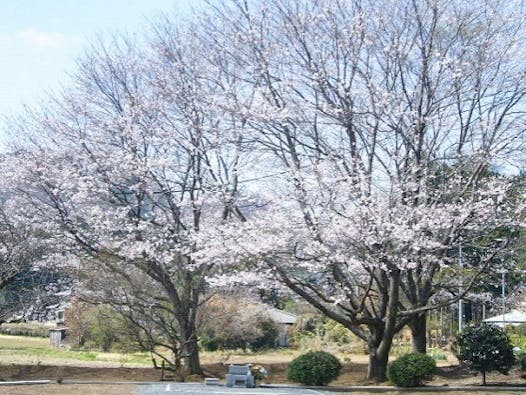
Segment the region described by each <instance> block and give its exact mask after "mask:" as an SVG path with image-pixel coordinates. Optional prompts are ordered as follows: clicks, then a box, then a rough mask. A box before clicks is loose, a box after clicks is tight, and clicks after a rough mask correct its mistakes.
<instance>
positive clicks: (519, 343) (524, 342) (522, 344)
mask: <svg viewBox="0 0 526 395" xmlns="http://www.w3.org/2000/svg"><path fill="white" fill-rule="evenodd" d="M508 336H509V338H510V342H511V345H512V346H513V347H519V348H520V349H522V350H526V336H521V335H518V334H511V335H508Z"/></svg>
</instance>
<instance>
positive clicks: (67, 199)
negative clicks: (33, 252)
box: [3, 24, 244, 373]
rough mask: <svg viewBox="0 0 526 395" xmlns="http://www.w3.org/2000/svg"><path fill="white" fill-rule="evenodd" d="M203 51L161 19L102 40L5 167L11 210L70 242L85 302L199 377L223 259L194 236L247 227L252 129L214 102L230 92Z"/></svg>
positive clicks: (17, 126) (34, 118)
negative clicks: (200, 314)
mask: <svg viewBox="0 0 526 395" xmlns="http://www.w3.org/2000/svg"><path fill="white" fill-rule="evenodd" d="M139 41H140V43H139ZM204 52H206V48H204V47H203V46H202V44H200V43H199V42H197V41H196V40H194V39H193V37H192V35H191V34H190V33H189V32H185V31H183V30H179V29H178V28H176V27H174V26H170V28H168V26H167V25H161V24H160V25H159V27H158V29H157V30H156V32H155V34H154V35H152V36H150V37H148V38H144V37H143V38H142V39H141V40H139V39H137V41H134V40H132V39H130V38H126V37H116V38H114V39H113V40H112V41H111V42H110V43H109V44H105V43H99V44H97V45H95V46H94V47H93V48H92V49H91V50H90V51H89V52H88V54H87V55H86V56H85V57H84V58H83V59H82V60H81V61H80V63H79V70H78V72H77V74H76V77H75V80H74V83H75V85H74V86H72V87H71V88H68V89H66V91H65V93H64V95H63V96H62V97H58V98H55V99H52V100H51V104H50V105H48V106H44V107H43V108H40V109H37V110H33V111H32V112H28V113H27V114H24V116H23V119H22V120H20V122H18V123H14V124H12V127H13V130H16V133H17V134H18V135H19V136H25V138H23V139H21V140H23V141H21V140H20V139H19V142H18V147H17V150H16V153H15V154H14V156H12V157H11V158H10V159H9V161H6V162H5V163H3V171H4V174H5V175H6V176H5V178H4V180H3V182H4V184H5V185H6V186H7V187H8V188H9V189H10V191H11V193H12V194H13V199H12V201H13V202H14V203H13V204H14V205H16V206H17V207H19V208H20V211H21V214H20V215H24V216H25V217H26V218H28V221H29V222H31V223H32V224H33V226H34V227H35V228H37V229H41V230H42V231H45V232H47V233H49V234H52V235H54V236H55V237H57V238H59V239H58V240H57V244H58V245H59V246H60V249H61V250H62V251H64V253H67V254H69V256H70V257H71V262H73V263H75V264H76V265H77V267H78V270H79V271H80V272H81V273H82V276H83V279H84V280H85V281H84V286H83V289H84V290H85V291H86V295H84V297H86V298H89V299H90V300H93V301H104V302H105V303H109V304H111V305H112V306H113V307H114V308H115V309H116V310H118V311H120V312H121V313H122V315H123V316H124V317H125V318H126V319H128V320H129V321H131V322H133V323H134V324H135V328H136V329H137V335H138V338H139V340H140V341H141V343H142V344H143V345H144V346H145V347H147V348H148V349H149V350H150V351H152V352H153V353H156V354H158V356H160V357H161V358H164V359H165V361H166V362H168V363H169V364H170V365H171V366H173V367H174V368H179V367H180V366H181V362H183V364H184V367H185V368H187V369H188V370H189V372H190V373H200V372H201V368H200V364H199V358H198V347H197V340H198V339H197V333H196V319H197V310H198V308H199V306H200V304H201V303H202V300H201V297H202V295H203V293H204V291H205V288H206V281H205V278H206V276H207V275H208V274H209V272H210V271H211V270H212V268H213V264H214V263H213V262H211V263H197V262H196V261H195V260H194V259H193V258H192V253H193V252H194V251H195V248H196V246H195V244H194V242H193V236H192V235H193V234H195V233H199V232H200V231H201V229H202V228H207V227H214V226H216V225H218V224H221V223H225V222H228V221H229V220H230V219H231V218H241V219H242V218H243V214H242V212H241V209H240V208H239V206H238V204H237V201H238V200H237V199H238V193H239V190H240V188H239V185H238V177H239V176H238V173H239V171H240V170H241V169H242V168H243V166H244V163H243V158H242V155H243V152H242V151H243V149H242V147H243V143H242V140H243V137H242V134H241V133H240V131H241V129H242V124H241V123H238V122H237V120H235V119H232V117H231V116H229V115H228V114H225V112H224V110H221V108H219V107H218V106H215V105H214V102H215V101H221V100H223V97H224V96H225V95H226V93H225V91H226V90H225V88H224V87H222V86H221V84H219V83H217V81H221V79H218V78H216V79H215V81H214V82H213V83H212V82H210V80H209V79H207V78H206V77H207V75H208V74H209V72H210V70H208V69H206V67H207V65H206V64H204V62H203V61H202V60H201V58H200V57H201V54H202V53H204ZM224 82H225V84H226V83H229V82H228V81H226V80H225V81H224ZM159 346H163V347H164V348H165V349H168V350H170V351H171V353H172V354H173V355H171V356H166V355H164V354H163V353H160V352H159V350H160V347H159Z"/></svg>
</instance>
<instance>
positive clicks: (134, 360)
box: [0, 335, 151, 366]
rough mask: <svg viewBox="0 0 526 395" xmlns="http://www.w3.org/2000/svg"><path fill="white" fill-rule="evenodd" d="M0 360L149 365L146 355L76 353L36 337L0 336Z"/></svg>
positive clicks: (148, 358) (96, 352)
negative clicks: (55, 346)
mask: <svg viewBox="0 0 526 395" xmlns="http://www.w3.org/2000/svg"><path fill="white" fill-rule="evenodd" d="M0 359H1V360H2V362H3V363H6V362H9V361H14V360H16V362H18V363H21V362H20V361H27V363H35V362H36V363H46V361H53V362H56V361H57V360H68V361H79V362H102V363H104V362H106V363H113V364H115V363H117V364H120V365H127V364H140V365H147V366H149V365H150V364H151V359H150V356H149V354H147V353H134V354H120V353H103V352H98V351H76V350H68V349H65V348H54V347H51V345H50V344H49V340H48V339H43V338H37V337H23V336H8V335H0Z"/></svg>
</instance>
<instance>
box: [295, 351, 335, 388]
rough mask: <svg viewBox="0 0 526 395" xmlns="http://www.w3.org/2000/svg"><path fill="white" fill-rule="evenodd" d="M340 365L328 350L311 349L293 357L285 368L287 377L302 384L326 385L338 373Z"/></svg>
mask: <svg viewBox="0 0 526 395" xmlns="http://www.w3.org/2000/svg"><path fill="white" fill-rule="evenodd" d="M341 368H342V365H341V363H340V361H338V359H337V358H336V357H335V356H334V355H332V354H329V353H328V352H324V351H311V352H308V353H307V354H303V355H300V356H299V357H297V358H296V359H294V360H293V361H292V362H291V363H290V364H289V367H288V369H287V379H288V380H290V381H292V382H296V383H301V384H304V385H327V384H329V383H330V382H331V381H332V380H334V379H335V378H337V377H338V376H339V375H340V370H341Z"/></svg>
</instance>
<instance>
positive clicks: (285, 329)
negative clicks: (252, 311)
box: [262, 307, 298, 347]
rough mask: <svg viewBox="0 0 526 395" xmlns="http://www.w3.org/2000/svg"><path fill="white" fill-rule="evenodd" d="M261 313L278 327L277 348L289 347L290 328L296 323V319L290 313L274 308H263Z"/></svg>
mask: <svg viewBox="0 0 526 395" xmlns="http://www.w3.org/2000/svg"><path fill="white" fill-rule="evenodd" d="M262 313H263V314H264V315H266V316H267V317H269V318H270V319H271V320H272V321H274V322H275V323H276V324H277V326H278V329H279V337H278V346H280V347H289V346H290V334H291V332H292V327H293V326H294V324H295V323H296V322H297V320H298V317H297V316H296V315H294V314H292V313H288V312H286V311H283V310H279V309H276V308H274V307H265V308H264V309H263V310H262Z"/></svg>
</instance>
